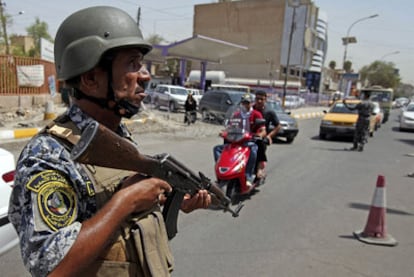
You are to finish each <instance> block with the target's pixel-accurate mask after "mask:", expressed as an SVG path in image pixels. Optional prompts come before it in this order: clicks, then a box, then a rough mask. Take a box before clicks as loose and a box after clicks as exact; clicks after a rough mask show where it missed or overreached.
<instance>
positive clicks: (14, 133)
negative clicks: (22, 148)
mask: <svg viewBox="0 0 414 277" xmlns="http://www.w3.org/2000/svg"><path fill="white" fill-rule="evenodd" d="M42 129H43V128H26V129H15V130H1V131H0V140H3V139H20V138H28V137H33V136H34V135H36V134H37V133H38V132H39V131H40V130H42Z"/></svg>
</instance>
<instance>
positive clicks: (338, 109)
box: [331, 103, 358, 114]
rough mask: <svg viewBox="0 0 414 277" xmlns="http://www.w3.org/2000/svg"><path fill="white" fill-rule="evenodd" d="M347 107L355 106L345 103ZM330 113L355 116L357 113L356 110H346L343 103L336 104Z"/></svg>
mask: <svg viewBox="0 0 414 277" xmlns="http://www.w3.org/2000/svg"><path fill="white" fill-rule="evenodd" d="M347 105H348V106H349V107H352V108H353V107H355V105H356V104H351V103H347ZM331 113H352V114H356V113H358V111H357V110H350V109H348V108H347V107H346V106H345V105H344V103H336V104H335V105H334V106H333V107H332V109H331Z"/></svg>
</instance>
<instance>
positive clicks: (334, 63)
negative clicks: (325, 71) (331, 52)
mask: <svg viewBox="0 0 414 277" xmlns="http://www.w3.org/2000/svg"><path fill="white" fill-rule="evenodd" d="M335 67H336V62H335V61H330V62H329V68H330V69H332V70H335Z"/></svg>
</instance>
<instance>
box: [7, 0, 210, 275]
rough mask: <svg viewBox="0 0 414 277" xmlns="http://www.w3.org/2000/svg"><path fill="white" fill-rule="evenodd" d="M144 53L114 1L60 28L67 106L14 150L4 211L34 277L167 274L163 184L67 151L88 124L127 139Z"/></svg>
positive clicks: (60, 70)
mask: <svg viewBox="0 0 414 277" xmlns="http://www.w3.org/2000/svg"><path fill="white" fill-rule="evenodd" d="M151 49H152V47H151V45H150V44H149V43H147V42H145V41H144V40H143V38H142V34H141V31H140V30H139V28H138V27H137V24H136V22H135V21H134V20H133V19H132V18H131V17H130V16H129V15H128V14H127V13H126V12H124V11H121V10H119V9H117V8H114V7H106V6H99V7H90V8H86V9H83V10H80V11H78V12H75V13H73V14H72V15H70V16H69V17H68V18H66V19H65V20H64V21H63V23H62V24H61V25H60V27H59V29H58V31H57V33H56V38H55V48H54V54H55V65H56V71H57V75H58V79H59V80H60V81H61V82H64V86H65V87H66V88H68V89H70V91H71V98H72V99H71V100H72V102H71V103H72V104H71V106H70V107H69V108H68V110H67V112H66V113H64V114H63V115H62V116H59V117H58V119H57V120H55V121H54V122H51V124H48V126H47V127H46V128H45V129H44V130H43V131H41V132H40V133H39V134H38V135H36V136H35V137H33V138H32V139H31V140H30V141H29V142H28V144H27V145H26V146H25V147H24V149H23V150H22V153H21V155H20V157H19V159H18V161H17V168H16V177H15V186H14V188H13V191H12V195H11V199H10V207H9V220H10V222H11V223H12V224H13V225H14V227H15V229H16V231H17V233H18V235H19V239H20V248H21V254H22V259H23V262H24V264H25V266H26V268H27V270H28V271H29V272H30V273H31V274H32V276H170V273H171V271H172V269H173V259H172V255H171V251H170V249H169V245H168V238H167V235H166V230H165V223H164V220H163V218H162V214H161V212H160V200H161V202H162V201H163V200H164V197H163V195H164V193H167V192H170V191H171V187H170V185H169V184H168V183H166V182H165V181H163V180H160V179H157V178H152V177H150V176H143V175H140V174H135V173H134V174H131V173H130V172H129V173H126V172H125V171H120V170H116V169H105V168H99V167H92V166H87V165H83V164H79V163H77V162H75V161H73V160H72V159H71V156H70V151H71V149H72V148H73V146H74V142H75V141H76V139H77V138H79V136H78V135H79V134H80V133H82V130H84V128H85V127H86V126H88V125H89V123H91V122H94V121H96V122H99V124H102V125H104V126H105V127H107V128H109V129H111V130H112V131H114V132H116V133H117V134H118V135H119V136H120V137H124V138H125V139H128V140H132V137H131V134H130V132H129V131H128V130H127V129H126V127H125V125H123V124H122V123H121V119H122V118H123V117H127V118H129V117H131V116H133V115H134V114H136V113H137V112H138V108H139V105H140V102H141V101H142V100H143V98H144V97H145V93H144V89H145V83H147V82H148V81H149V80H150V75H149V73H148V71H147V70H146V69H145V67H144V66H143V58H144V55H146V54H147V53H148V52H149V51H151ZM54 127H57V128H54ZM52 129H54V132H52V131H51V130H52ZM104 155H105V154H102V153H101V156H104ZM107 156H108V158H110V156H111V153H107ZM210 202H211V197H210V195H209V194H208V192H207V191H206V190H200V191H199V192H198V193H196V194H195V195H194V196H192V197H191V196H189V195H186V196H185V198H184V200H183V202H182V204H181V209H182V210H183V211H184V212H190V211H192V210H194V209H197V208H206V207H207V206H208V205H209V204H210Z"/></svg>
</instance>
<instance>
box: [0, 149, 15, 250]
mask: <svg viewBox="0 0 414 277" xmlns="http://www.w3.org/2000/svg"><path fill="white" fill-rule="evenodd" d="M14 170H15V162H14V156H13V154H12V153H10V152H9V151H7V150H5V149H3V148H0V255H2V254H4V253H5V252H7V251H8V250H10V249H11V248H13V247H14V246H16V245H17V243H18V242H19V238H18V236H17V233H16V231H15V230H14V227H13V226H12V224H11V223H10V222H9V219H8V217H7V214H8V210H9V199H10V194H11V191H12V186H13V184H14Z"/></svg>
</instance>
